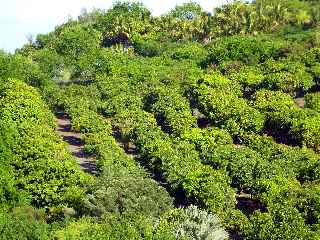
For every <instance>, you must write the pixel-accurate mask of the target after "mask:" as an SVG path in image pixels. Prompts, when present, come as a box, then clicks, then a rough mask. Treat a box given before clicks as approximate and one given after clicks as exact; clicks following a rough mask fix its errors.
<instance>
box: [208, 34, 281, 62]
mask: <svg viewBox="0 0 320 240" xmlns="http://www.w3.org/2000/svg"><path fill="white" fill-rule="evenodd" d="M282 46H283V43H282V42H279V41H275V40H274V39H273V40H272V41H271V39H268V38H267V37H253V36H231V37H226V38H222V39H221V40H218V41H217V42H215V43H214V44H213V46H212V47H211V48H210V49H209V55H208V58H207V59H206V60H205V62H206V64H207V65H208V64H222V63H223V62H226V61H230V60H232V61H235V60H237V61H242V62H244V63H245V64H247V65H256V64H258V63H261V62H264V61H266V60H267V59H269V58H270V57H272V56H273V54H275V53H276V51H277V50H278V49H279V48H280V47H282Z"/></svg>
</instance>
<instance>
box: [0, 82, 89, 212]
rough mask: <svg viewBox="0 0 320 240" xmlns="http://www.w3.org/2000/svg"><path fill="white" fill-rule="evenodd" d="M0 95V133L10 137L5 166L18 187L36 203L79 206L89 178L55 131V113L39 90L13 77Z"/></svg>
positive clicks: (5, 143)
mask: <svg viewBox="0 0 320 240" xmlns="http://www.w3.org/2000/svg"><path fill="white" fill-rule="evenodd" d="M0 96H1V97H0V109H1V114H0V122H1V127H2V128H1V130H2V133H1V135H2V136H7V137H6V138H5V139H7V140H6V141H5V142H4V148H6V149H7V151H8V153H9V155H8V159H6V162H5V163H3V165H4V166H5V165H6V164H10V166H11V167H12V173H13V176H14V181H15V182H14V185H15V187H16V188H17V189H19V190H22V191H25V192H27V193H28V194H30V196H31V202H32V204H34V205H35V206H41V207H47V208H49V207H52V208H55V207H61V206H62V205H69V206H73V207H80V206H81V202H82V200H83V197H84V186H85V182H86V181H88V180H90V178H89V177H87V176H86V175H85V174H84V173H82V172H81V171H80V169H79V167H78V166H77V165H76V163H75V161H74V160H73V159H72V157H71V155H70V154H69V153H68V152H67V150H66V148H65V146H64V144H63V143H62V139H60V138H59V137H58V136H57V134H56V133H55V128H56V123H55V120H54V116H53V114H52V113H51V112H50V111H49V109H47V107H46V106H45V104H44V102H43V101H42V99H41V97H40V95H39V93H38V92H37V91H36V90H35V89H34V88H32V87H30V86H27V85H26V84H24V83H22V82H20V81H16V80H11V81H9V82H8V84H6V86H4V87H2V88H1V89H0ZM8 136H9V137H8Z"/></svg>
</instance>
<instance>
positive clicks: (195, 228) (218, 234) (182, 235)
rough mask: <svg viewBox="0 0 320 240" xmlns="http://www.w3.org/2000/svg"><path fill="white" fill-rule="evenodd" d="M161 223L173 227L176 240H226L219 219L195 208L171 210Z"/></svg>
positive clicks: (226, 236)
mask: <svg viewBox="0 0 320 240" xmlns="http://www.w3.org/2000/svg"><path fill="white" fill-rule="evenodd" d="M162 221H166V222H169V223H172V224H173V225H174V227H173V228H174V230H173V231H174V232H175V235H176V239H204V240H216V239H217V240H218V239H219V240H223V239H228V234H227V232H226V231H225V230H224V229H223V227H222V225H221V223H220V220H219V218H218V217H216V216H215V215H213V214H211V213H208V212H206V211H205V210H201V209H199V208H198V207H196V206H192V205H191V206H189V207H188V208H185V209H177V210H173V211H171V212H169V213H167V214H165V215H164V217H163V218H162Z"/></svg>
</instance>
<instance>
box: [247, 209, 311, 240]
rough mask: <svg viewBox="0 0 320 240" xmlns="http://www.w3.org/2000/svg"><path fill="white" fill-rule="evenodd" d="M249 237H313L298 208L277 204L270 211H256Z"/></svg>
mask: <svg viewBox="0 0 320 240" xmlns="http://www.w3.org/2000/svg"><path fill="white" fill-rule="evenodd" d="M250 222H251V228H250V230H249V232H248V233H247V235H248V239H255V240H256V239H261V240H262V239H279V240H280V239H281V240H282V239H288V240H289V239H290V240H291V239H296V240H298V239H312V238H311V237H312V233H311V231H310V229H309V228H308V226H307V225H306V224H305V222H304V219H303V218H302V217H301V215H300V214H299V212H298V210H297V209H295V208H292V207H290V206H282V205H276V206H275V207H274V208H272V209H270V212H269V213H261V212H255V213H254V214H253V215H252V216H251V217H250Z"/></svg>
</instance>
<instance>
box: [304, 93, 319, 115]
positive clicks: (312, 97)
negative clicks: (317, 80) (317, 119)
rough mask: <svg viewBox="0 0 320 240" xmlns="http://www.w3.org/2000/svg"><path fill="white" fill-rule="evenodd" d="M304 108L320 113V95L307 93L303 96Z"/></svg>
mask: <svg viewBox="0 0 320 240" xmlns="http://www.w3.org/2000/svg"><path fill="white" fill-rule="evenodd" d="M305 101H306V107H307V108H311V109H312V110H315V111H317V112H320V93H309V94H307V95H305Z"/></svg>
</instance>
